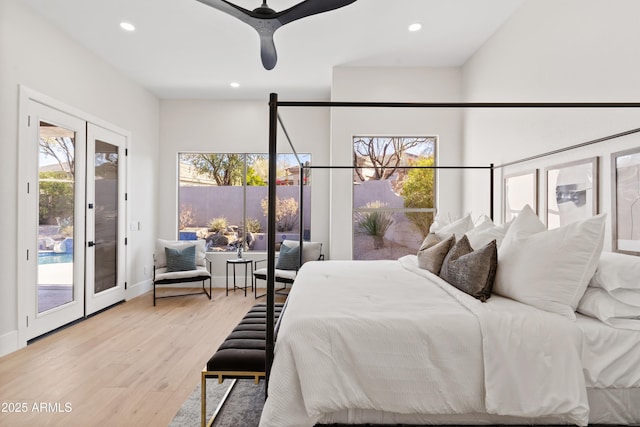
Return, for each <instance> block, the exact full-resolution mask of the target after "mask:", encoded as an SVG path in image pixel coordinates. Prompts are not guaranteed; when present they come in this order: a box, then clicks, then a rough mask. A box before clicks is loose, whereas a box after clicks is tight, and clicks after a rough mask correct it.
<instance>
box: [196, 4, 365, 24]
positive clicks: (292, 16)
mask: <svg viewBox="0 0 640 427" xmlns="http://www.w3.org/2000/svg"><path fill="white" fill-rule="evenodd" d="M199 1H201V0H199ZM355 1H356V0H305V1H303V2H302V3H298V4H297V5H295V6H291V7H290V8H289V9H286V10H283V11H282V12H278V13H277V14H276V17H277V19H278V21H280V24H282V25H284V24H288V23H289V22H292V21H295V20H297V19H300V18H304V17H307V16H311V15H316V14H318V13H323V12H329V11H330V10H335V9H339V8H341V7H344V6H348V5H350V4H351V3H354V2H355Z"/></svg>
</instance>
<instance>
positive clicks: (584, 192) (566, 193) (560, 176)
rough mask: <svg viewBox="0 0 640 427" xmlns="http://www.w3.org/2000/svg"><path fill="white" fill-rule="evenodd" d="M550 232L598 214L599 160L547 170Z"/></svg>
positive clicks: (594, 158) (589, 160)
mask: <svg viewBox="0 0 640 427" xmlns="http://www.w3.org/2000/svg"><path fill="white" fill-rule="evenodd" d="M546 175H547V219H546V221H547V228H549V229H552V228H557V227H561V226H563V225H567V224H569V223H572V222H574V221H578V220H581V219H586V218H589V217H591V216H593V215H596V214H597V213H598V157H592V158H589V159H584V160H578V161H575V162H570V163H565V164H562V165H557V166H552V167H549V168H547V169H546Z"/></svg>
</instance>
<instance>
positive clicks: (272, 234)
mask: <svg viewBox="0 0 640 427" xmlns="http://www.w3.org/2000/svg"><path fill="white" fill-rule="evenodd" d="M277 131H278V94H276V93H272V94H271V95H270V96H269V204H268V209H267V230H268V233H267V331H266V339H267V341H266V348H265V382H266V383H267V385H268V384H269V375H270V374H271V365H272V363H273V348H274V341H275V339H274V338H275V337H274V328H275V318H274V306H275V297H276V296H275V292H274V291H275V269H276V262H275V260H276V195H277V192H276V178H277V177H276V175H277V159H276V156H277V151H278V143H277ZM265 390H268V387H265ZM267 393H268V391H265V398H266V396H267Z"/></svg>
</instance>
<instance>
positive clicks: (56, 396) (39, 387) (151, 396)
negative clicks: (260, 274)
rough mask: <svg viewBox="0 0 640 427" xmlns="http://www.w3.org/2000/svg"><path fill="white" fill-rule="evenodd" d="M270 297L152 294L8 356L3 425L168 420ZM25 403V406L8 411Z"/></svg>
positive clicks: (0, 395)
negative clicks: (210, 361)
mask: <svg viewBox="0 0 640 427" xmlns="http://www.w3.org/2000/svg"><path fill="white" fill-rule="evenodd" d="M264 299H265V298H261V299H259V300H258V301H256V300H255V299H254V297H253V295H247V297H246V298H245V297H244V293H241V292H239V291H237V292H236V293H235V294H233V292H231V293H230V294H229V296H228V297H226V296H225V294H224V290H214V293H213V300H212V301H209V300H208V299H207V298H206V296H204V295H196V296H188V297H182V298H169V299H163V300H159V301H158V302H157V306H156V307H153V300H152V296H151V294H146V295H143V296H140V297H138V298H135V299H133V300H131V301H128V302H126V303H123V304H120V305H118V306H115V307H113V308H111V309H109V310H107V311H105V312H103V313H100V314H98V315H96V316H94V317H91V318H89V319H86V320H84V321H82V322H80V323H78V324H76V325H73V326H71V327H69V328H66V329H63V330H61V331H59V332H56V333H55V334H52V335H50V336H48V337H45V338H43V339H41V340H39V341H36V342H34V343H33V344H31V345H29V346H27V347H26V348H24V349H21V350H19V351H17V352H14V353H12V354H9V355H7V356H5V357H3V358H0V402H1V403H2V408H0V409H2V411H3V412H0V426H11V427H13V426H27V425H29V426H31V425H47V426H83V427H84V426H127V427H130V426H166V425H167V424H168V423H169V422H171V420H172V419H173V416H174V415H175V413H176V411H177V410H178V409H179V408H180V406H181V405H182V403H183V402H184V400H185V399H186V398H187V397H188V396H189V395H190V394H191V392H192V391H193V389H194V388H195V387H196V385H197V384H198V383H199V381H200V371H201V370H202V368H203V366H204V365H205V363H206V361H207V360H208V359H209V357H211V355H212V354H213V352H214V351H215V350H216V349H217V348H218V346H219V345H220V343H221V342H222V341H223V340H224V338H225V337H226V336H227V335H228V334H229V332H230V331H231V330H232V329H233V327H234V326H235V325H236V324H237V323H238V322H239V321H240V319H241V318H242V317H243V316H244V314H245V313H246V312H247V311H248V310H249V308H250V307H251V306H253V304H255V303H256V302H264ZM16 404H20V405H21V408H23V409H26V413H15V412H13V413H12V412H4V411H11V410H15V409H16V406H15V405H16ZM41 405H45V406H41ZM38 410H40V411H38ZM67 411H68V412H67Z"/></svg>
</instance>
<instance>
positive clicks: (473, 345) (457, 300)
mask: <svg viewBox="0 0 640 427" xmlns="http://www.w3.org/2000/svg"><path fill="white" fill-rule="evenodd" d="M580 337H581V334H580V332H579V330H578V329H577V328H576V327H575V325H574V324H573V323H572V322H570V321H568V320H566V319H564V318H562V317H560V316H557V315H554V314H550V313H546V312H543V311H540V310H538V309H535V308H532V307H529V306H526V305H523V304H520V303H517V302H514V301H511V300H508V299H506V298H501V297H499V296H495V295H494V296H492V297H491V298H490V299H489V301H488V302H487V303H484V304H483V303H481V302H480V301H478V300H476V299H474V298H472V297H470V296H468V295H466V294H464V293H462V292H460V291H458V290H457V289H455V288H454V287H452V286H450V285H449V284H447V283H446V282H444V281H442V280H441V279H440V278H439V277H437V276H435V275H433V274H430V273H428V272H427V271H425V270H421V269H419V268H418V267H417V263H416V260H415V257H413V256H407V257H404V258H401V259H400V260H399V261H324V262H313V263H306V264H305V265H304V267H303V268H302V269H301V270H300V272H299V273H298V278H297V279H296V283H295V285H294V286H293V289H292V291H291V293H290V295H289V302H288V305H287V309H286V312H285V314H284V316H283V318H282V322H281V325H280V330H279V332H278V339H277V342H276V348H275V357H274V363H273V367H272V370H271V377H270V382H269V390H268V393H269V397H268V399H267V401H266V402H265V407H264V411H263V414H262V419H261V421H260V426H261V427H287V426H292V427H293V426H295V427H304V426H313V425H314V424H315V423H316V422H318V421H320V420H321V419H322V418H323V416H324V415H326V414H330V413H334V412H338V411H341V410H345V409H351V408H358V409H364V410H376V411H385V412H390V413H396V414H413V413H420V414H474V413H489V414H497V415H505V416H516V417H551V418H553V419H555V420H561V421H566V422H569V423H575V424H579V425H587V422H588V413H589V408H588V403H587V395H586V388H585V383H584V377H583V374H582V365H581V361H580V354H581V338H580Z"/></svg>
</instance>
